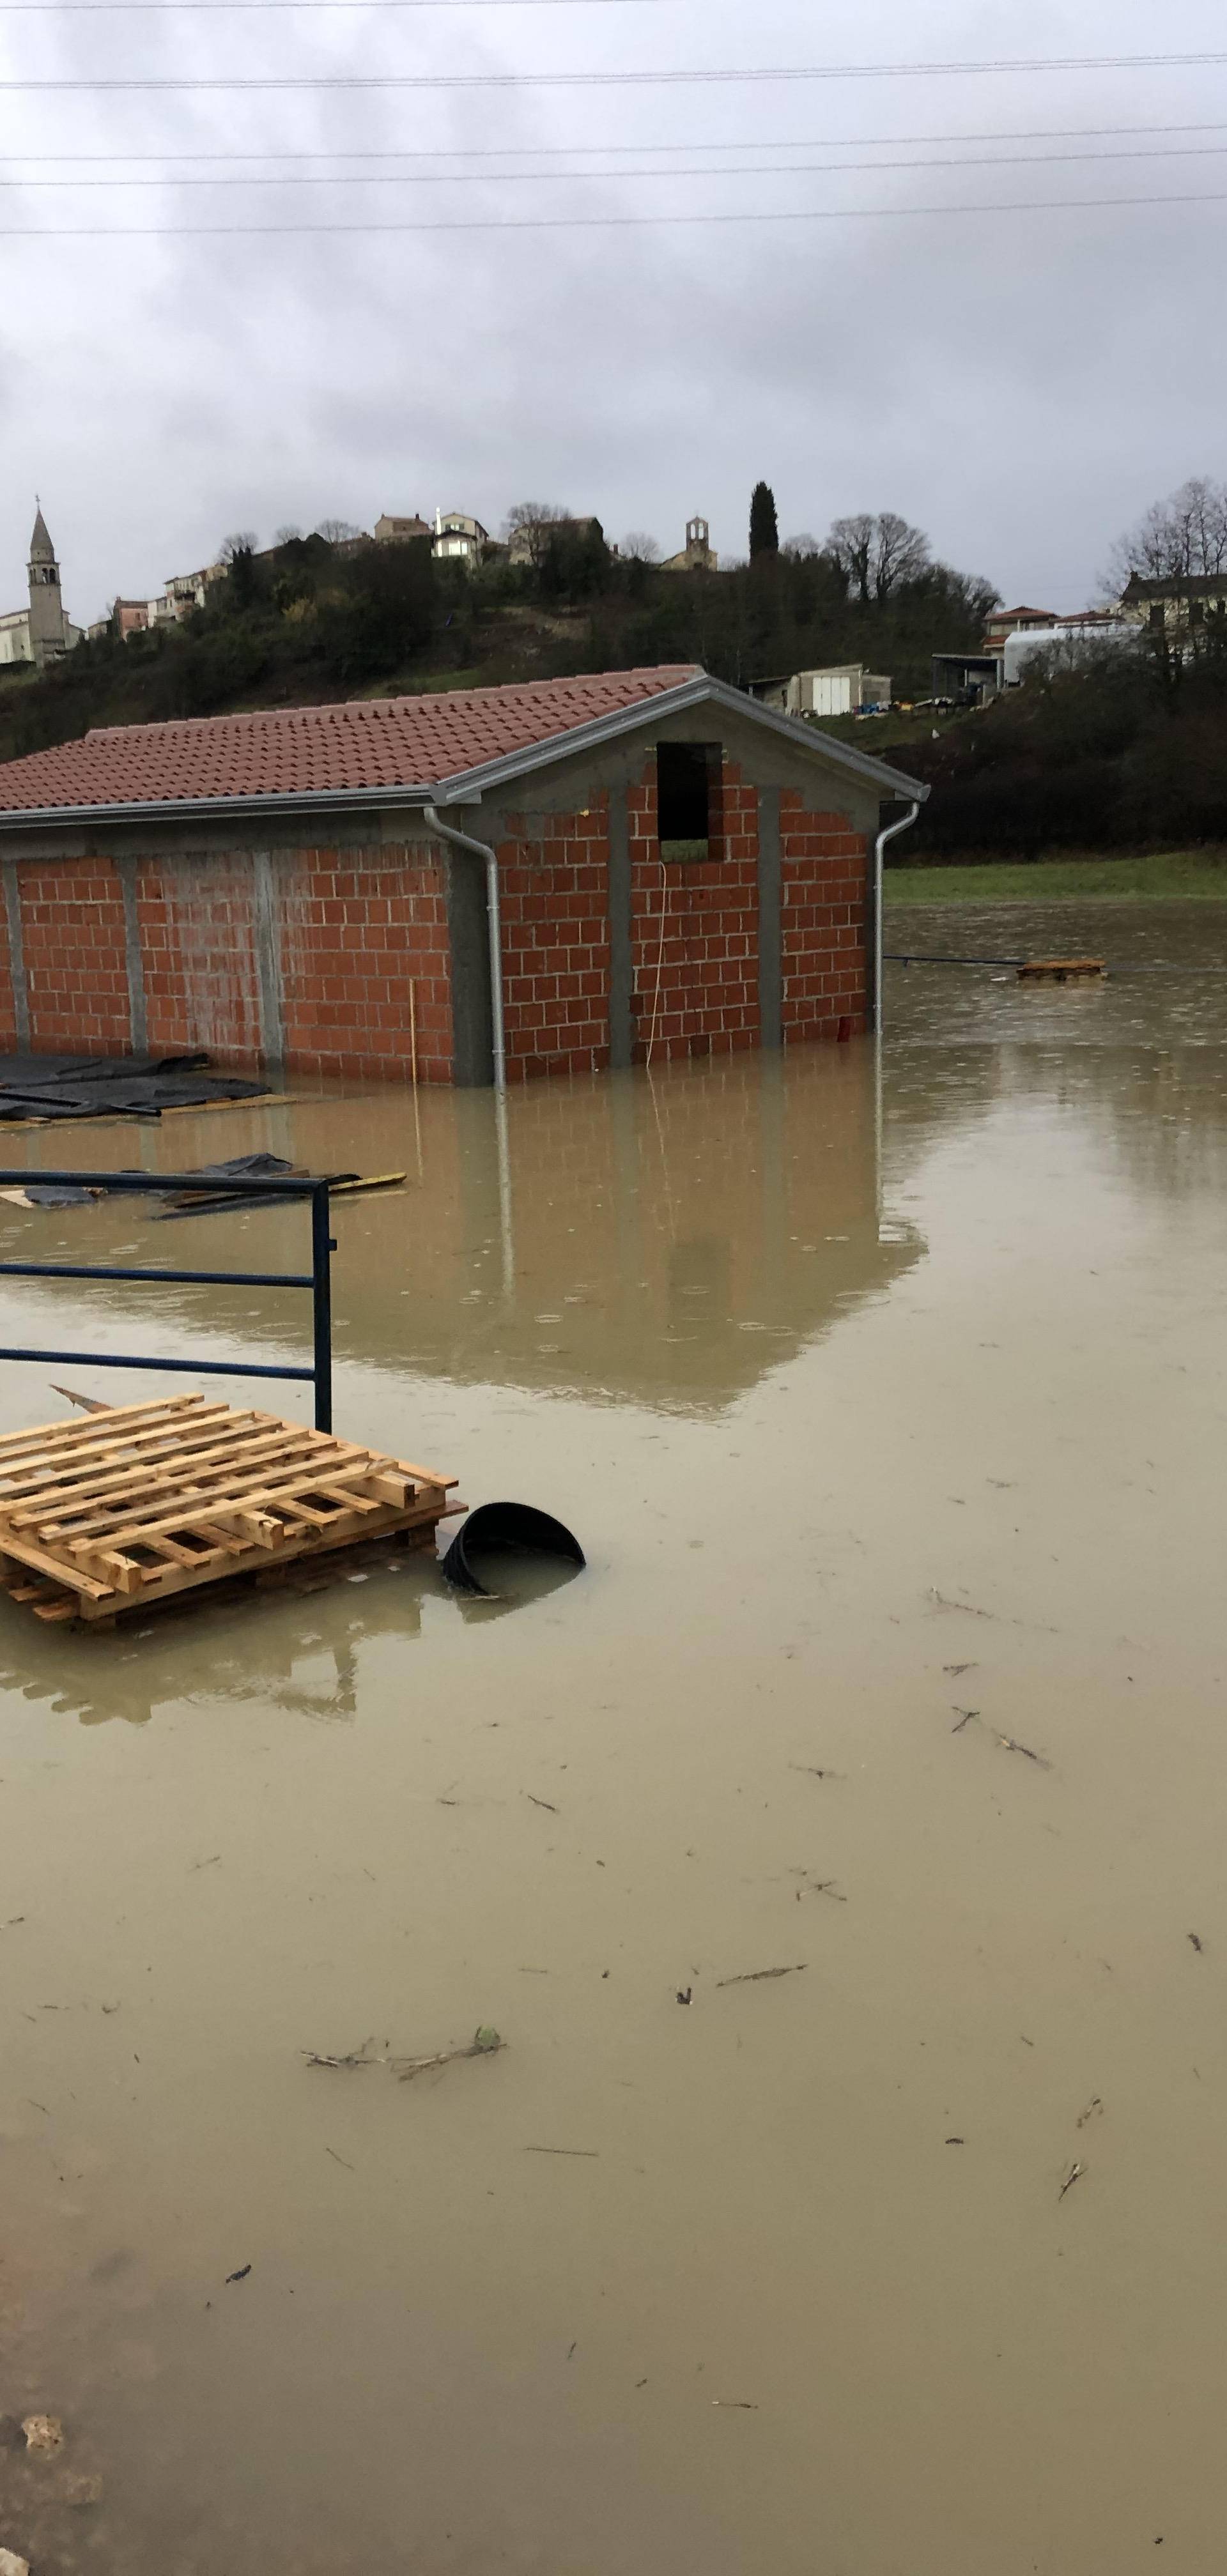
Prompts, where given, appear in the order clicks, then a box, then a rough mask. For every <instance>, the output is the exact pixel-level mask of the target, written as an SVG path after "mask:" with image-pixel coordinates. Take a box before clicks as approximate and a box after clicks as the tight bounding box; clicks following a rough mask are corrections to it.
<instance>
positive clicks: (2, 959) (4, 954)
mask: <svg viewBox="0 0 1227 2576" xmlns="http://www.w3.org/2000/svg"><path fill="white" fill-rule="evenodd" d="M17 1043H18V1039H17V1013H16V1010H15V1009H14V1005H13V977H12V970H11V960H10V956H9V917H8V905H7V904H6V903H0V1050H3V1051H4V1053H5V1054H9V1053H14V1054H15V1053H16V1049H17Z"/></svg>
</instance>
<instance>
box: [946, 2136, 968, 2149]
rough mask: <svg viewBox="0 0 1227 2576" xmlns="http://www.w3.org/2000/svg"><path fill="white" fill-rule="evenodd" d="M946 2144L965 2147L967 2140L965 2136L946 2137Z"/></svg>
mask: <svg viewBox="0 0 1227 2576" xmlns="http://www.w3.org/2000/svg"><path fill="white" fill-rule="evenodd" d="M946 2144H947V2146H948V2147H965V2146H966V2144H967V2140H966V2138H947V2140H946Z"/></svg>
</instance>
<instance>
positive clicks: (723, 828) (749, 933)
mask: <svg viewBox="0 0 1227 2576" xmlns="http://www.w3.org/2000/svg"><path fill="white" fill-rule="evenodd" d="M627 802H628V806H629V813H630V833H631V953H632V957H633V961H634V990H635V1046H634V1053H635V1060H636V1062H637V1063H642V1062H643V1061H645V1059H646V1058H647V1056H648V1053H649V1050H650V1052H651V1056H652V1060H653V1062H655V1061H656V1059H657V1058H658V1057H662V1056H664V1057H669V1056H690V1055H728V1054H731V1053H732V1052H733V1051H734V1050H735V1049H737V1048H741V1047H753V1046H757V1045H758V1041H759V1016H758V796H757V791H756V790H755V789H754V788H753V787H747V786H745V785H744V784H743V783H742V777H741V771H740V770H739V769H738V767H737V765H736V763H735V762H734V761H730V760H726V761H725V763H724V769H723V776H722V781H721V787H720V794H719V799H718V804H719V811H718V813H716V814H713V817H712V821H713V830H712V834H711V848H712V856H711V858H709V859H682V860H670V861H669V863H668V865H667V866H665V867H663V868H662V863H661V858H660V853H659V848H658V844H657V837H656V761H655V757H653V758H652V759H651V760H650V761H649V763H648V764H647V767H646V769H645V770H644V773H643V777H642V780H641V782H640V784H639V786H638V787H632V788H631V789H630V790H629V792H628V798H627ZM662 902H663V919H662Z"/></svg>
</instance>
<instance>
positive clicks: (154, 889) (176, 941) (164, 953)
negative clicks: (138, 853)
mask: <svg viewBox="0 0 1227 2576" xmlns="http://www.w3.org/2000/svg"><path fill="white" fill-rule="evenodd" d="M137 923H138V926H139V930H140V941H141V956H142V958H143V961H144V969H145V1026H146V1035H147V1039H148V1044H149V1049H150V1053H151V1054H153V1055H158V1054H173V1053H175V1052H177V1051H179V1050H181V1049H182V1050H187V1049H191V1048H196V1047H204V1048H206V1049H207V1051H208V1053H209V1054H210V1055H211V1056H213V1057H214V1058H215V1060H216V1062H217V1063H218V1064H226V1065H234V1066H238V1067H240V1068H242V1067H247V1066H251V1065H253V1064H258V1062H259V1054H260V979H259V970H258V967H257V964H256V934H255V905H254V898H253V884H252V874H251V869H250V866H249V865H248V864H247V863H246V861H245V860H243V859H241V858H237V857H236V858H233V859H230V858H217V859H215V858H200V859H189V860H187V861H185V862H184V863H182V864H181V865H177V866H174V867H156V866H149V867H143V868H142V869H141V870H140V873H139V876H138V879H137Z"/></svg>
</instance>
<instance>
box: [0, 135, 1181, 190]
mask: <svg viewBox="0 0 1227 2576" xmlns="http://www.w3.org/2000/svg"><path fill="white" fill-rule="evenodd" d="M1224 152H1227V143H1198V144H1192V145H1187V144H1177V145H1170V146H1165V147H1164V148H1162V149H1161V150H1159V151H1158V152H1031V153H1018V152H1013V153H1010V152H1006V153H995V154H993V155H992V156H985V157H976V158H974V159H966V160H957V161H839V162H836V161H832V162H823V161H771V162H762V161H760V162H754V163H751V165H750V166H749V167H748V168H747V169H744V170H730V169H729V167H728V166H727V164H725V163H722V164H718V165H711V166H709V167H707V168H706V169H704V168H702V167H700V168H699V169H679V170H500V171H497V172H495V173H493V174H492V175H491V177H490V179H489V180H487V181H486V183H485V184H486V185H488V186H497V187H510V186H512V185H513V184H514V185H518V186H523V185H524V184H525V182H527V183H528V185H529V186H532V185H534V184H542V183H544V182H545V181H547V180H551V181H553V182H554V184H555V185H557V184H558V183H559V182H560V181H561V182H562V184H563V185H564V186H570V187H583V186H588V187H603V186H608V184H609V183H610V181H611V180H616V181H618V182H621V181H622V180H624V179H656V180H662V179H663V180H677V179H791V178H810V179H812V178H819V179H830V178H842V177H843V176H844V174H845V172H848V173H851V172H854V171H862V170H870V171H872V170H1007V169H1022V170H1045V169H1052V168H1053V167H1054V166H1059V167H1062V168H1063V167H1065V166H1066V165H1067V164H1068V163H1070V162H1079V163H1082V164H1084V165H1085V164H1087V163H1090V164H1092V165H1094V164H1097V163H1100V162H1105V163H1115V162H1117V161H1191V160H1198V159H1205V158H1207V157H1208V158H1211V159H1214V158H1218V159H1220V160H1221V158H1222V156H1223V154H1224ZM480 184H481V183H480V182H475V181H474V179H473V178H472V177H471V175H470V173H469V172H468V171H467V170H383V171H356V172H355V171H347V170H327V171H321V172H304V173H303V174H302V176H299V175H298V174H297V173H293V174H291V175H290V176H289V177H277V176H270V175H269V174H268V173H267V172H262V173H261V174H260V175H259V176H257V177H256V178H252V179H245V178H241V177H235V176H234V175H233V174H232V173H229V172H227V173H225V174H222V175H220V176H218V177H216V178H190V179H181V178H178V177H176V176H174V175H173V174H172V175H171V177H169V178H161V179H5V178H0V188H430V187H435V188H440V187H442V188H458V187H470V188H471V187H473V186H474V185H480Z"/></svg>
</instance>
